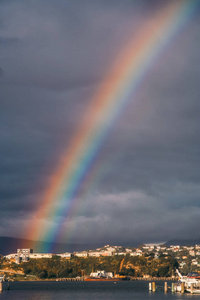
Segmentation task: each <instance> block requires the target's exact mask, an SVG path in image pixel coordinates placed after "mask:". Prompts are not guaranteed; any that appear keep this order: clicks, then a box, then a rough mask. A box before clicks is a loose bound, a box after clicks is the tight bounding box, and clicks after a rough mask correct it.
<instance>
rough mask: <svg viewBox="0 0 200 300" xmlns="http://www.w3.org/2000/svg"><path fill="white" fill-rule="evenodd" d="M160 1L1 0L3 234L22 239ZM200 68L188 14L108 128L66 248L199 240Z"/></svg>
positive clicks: (195, 24) (198, 35)
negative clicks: (101, 93) (127, 48)
mask: <svg viewBox="0 0 200 300" xmlns="http://www.w3.org/2000/svg"><path fill="white" fill-rule="evenodd" d="M181 1H183V0H181ZM190 1H193V0H190ZM164 2H165V1H154V0H147V1H143V0H141V1H133V0H123V1H121V0H58V1H55V0H1V2H0V20H1V21H0V203H1V206H0V235H1V236H13V237H23V234H22V233H23V232H24V228H26V227H27V226H28V223H29V219H30V218H31V217H32V216H33V215H34V213H35V212H36V211H37V208H38V207H39V206H40V205H41V198H42V195H43V193H44V191H45V190H46V189H47V188H48V186H47V183H48V180H49V176H50V175H51V174H53V172H54V171H55V169H56V166H57V164H58V162H59V161H60V158H61V157H62V155H64V154H65V153H66V149H67V146H68V144H69V141H70V137H71V136H72V135H73V133H75V132H76V128H77V126H78V125H79V120H80V118H81V117H82V115H83V114H84V112H85V111H87V109H88V105H89V103H90V101H91V99H92V95H93V94H94V93H95V91H96V90H97V88H98V87H99V84H100V83H101V81H102V79H103V78H104V76H105V74H106V72H107V71H108V69H109V65H110V64H111V62H112V59H113V57H115V56H116V55H117V54H118V53H120V51H121V50H122V48H123V45H126V43H127V42H128V41H129V40H130V39H131V37H132V36H134V34H136V33H137V31H138V30H139V29H140V27H141V26H142V24H143V23H144V21H145V20H146V18H147V17H149V16H150V15H152V16H153V14H154V13H155V11H157V10H159V9H160V8H161V7H160V6H159V5H161V6H163V5H164ZM199 61H200V18H199V13H197V14H195V15H194V16H193V17H192V19H191V20H190V22H189V23H188V24H187V26H185V28H183V30H182V31H181V32H179V34H178V35H177V36H176V38H175V39H173V41H171V42H170V43H169V45H168V46H167V47H166V48H165V49H163V51H162V53H161V54H160V55H159V57H158V58H157V59H156V60H155V63H154V65H153V66H152V67H151V69H150V70H149V73H148V74H147V76H146V77H145V79H144V81H143V82H142V84H141V85H140V88H139V89H138V91H137V94H136V95H135V96H134V99H133V101H131V102H129V104H128V105H127V106H126V108H125V109H124V110H123V111H122V112H121V114H120V116H119V118H118V119H117V121H116V122H115V124H114V125H113V128H112V130H111V131H110V133H109V136H107V138H106V140H105V143H104V145H103V146H102V148H101V150H100V152H99V153H98V157H97V158H96V161H95V162H94V164H93V165H92V168H91V170H89V172H91V174H92V176H95V178H94V182H92V183H91V184H90V185H89V184H88V186H86V187H85V190H86V192H85V193H80V195H81V198H80V197H79V196H78V195H77V198H75V199H74V200H73V201H75V202H76V203H77V204H76V205H77V207H78V209H76V211H74V212H72V214H71V215H70V216H69V219H68V223H66V225H64V228H65V226H70V228H74V229H73V230H72V232H71V237H70V241H73V242H77V241H81V242H88V241H91V242H102V243H103V242H105V243H123V242H128V243H129V244H131V241H134V240H140V241H144V242H156V241H167V240H169V239H174V238H179V239H195V238H196V237H197V236H198V235H199V238H200V234H199V225H200V68H199ZM94 170H96V171H94ZM92 172H93V173H92ZM94 183H95V184H94ZM67 230H68V229H67V227H66V231H67ZM66 236H67V234H66V235H65V233H64V234H63V236H62V238H61V241H66V239H67V238H66ZM26 238H28V237H26Z"/></svg>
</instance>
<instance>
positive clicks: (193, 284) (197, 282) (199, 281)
mask: <svg viewBox="0 0 200 300" xmlns="http://www.w3.org/2000/svg"><path fill="white" fill-rule="evenodd" d="M176 272H177V273H178V276H179V281H178V283H177V284H176V285H175V291H176V292H181V290H182V284H184V292H186V293H191V294H200V274H199V273H197V272H192V273H189V274H188V275H187V276H183V275H181V273H180V272H179V271H178V270H176Z"/></svg>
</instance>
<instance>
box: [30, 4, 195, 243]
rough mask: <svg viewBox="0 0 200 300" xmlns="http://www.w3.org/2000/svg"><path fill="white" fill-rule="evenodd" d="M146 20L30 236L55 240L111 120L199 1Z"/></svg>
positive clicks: (63, 164)
mask: <svg viewBox="0 0 200 300" xmlns="http://www.w3.org/2000/svg"><path fill="white" fill-rule="evenodd" d="M166 3H167V5H163V8H162V10H159V11H156V12H155V14H154V16H151V18H149V19H147V20H146V21H145V22H144V24H143V25H142V27H141V28H140V30H139V31H138V32H137V34H136V35H135V36H134V38H133V40H131V41H130V42H129V43H128V45H126V47H125V48H124V49H123V51H122V52H121V53H120V55H119V56H118V57H116V59H115V61H114V63H113V64H112V66H111V68H110V71H109V72H108V74H107V76H105V79H104V80H103V82H102V84H101V86H100V88H99V89H98V90H97V92H96V94H95V96H94V97H93V99H92V100H91V103H90V106H89V107H88V111H87V113H86V114H85V116H84V117H83V120H81V122H80V124H79V127H78V130H77V132H76V134H75V135H74V136H73V137H72V139H71V141H70V143H69V145H68V147H67V149H66V153H64V156H63V157H64V158H63V159H62V160H61V161H60V162H59V165H58V167H57V170H55V172H54V173H53V174H52V176H51V178H50V181H49V184H48V187H47V189H46V191H45V193H44V195H43V197H42V200H41V204H40V207H39V208H38V210H37V211H36V213H35V214H34V216H33V218H32V220H31V221H30V226H29V228H28V231H27V232H26V238H28V239H30V240H33V241H35V240H46V241H48V242H53V241H54V240H55V238H56V237H57V236H58V234H59V232H60V228H61V226H62V224H63V222H64V221H65V219H66V216H67V215H68V214H69V212H70V209H71V207H72V202H73V201H76V200H75V197H76V195H77V193H78V191H79V187H80V185H81V183H82V182H83V180H84V178H85V176H86V174H87V172H88V170H89V169H90V168H91V166H92V164H93V162H94V160H95V158H96V157H97V154H98V153H99V151H100V149H101V147H103V145H104V142H105V139H106V137H107V136H108V135H109V133H110V130H111V129H112V127H113V124H114V123H115V121H116V120H117V118H118V117H119V115H120V114H121V112H122V111H123V109H124V107H125V106H126V105H127V104H128V103H129V102H130V101H134V93H136V91H137V89H138V87H139V86H140V84H141V83H142V81H143V80H144V78H145V76H146V74H148V71H149V70H150V69H151V66H152V65H153V63H154V62H155V60H156V59H157V58H158V56H159V54H161V53H162V51H163V50H164V49H165V48H166V46H168V45H169V43H170V42H171V41H172V40H173V38H174V37H175V36H176V35H177V33H178V32H180V31H181V30H182V29H183V28H184V27H185V26H186V25H187V23H188V21H189V20H190V19H191V17H192V15H193V14H194V12H195V10H196V8H197V5H198V4H199V1H198V0H194V1H193V0H189V1H166Z"/></svg>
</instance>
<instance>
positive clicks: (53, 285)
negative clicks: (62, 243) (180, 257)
mask: <svg viewBox="0 0 200 300" xmlns="http://www.w3.org/2000/svg"><path fill="white" fill-rule="evenodd" d="M157 284H158V286H159V288H160V291H157V292H156V293H149V291H148V282H146V281H144V282H139V281H126V282H125V281H124V282H116V284H115V283H114V282H81V281H80V282H11V283H10V290H9V291H6V290H4V291H3V292H2V293H1V294H0V300H4V299H13V300H24V299H28V300H40V299H41V300H53V299H56V300H63V299H65V300H66V299H76V300H79V299H81V300H84V299H90V300H98V299H101V300H102V299H103V300H107V299H109V300H113V299H114V300H117V299H134V300H142V299H147V300H148V299H151V300H158V299H159V300H164V299H165V300H176V299H179V300H181V299H183V300H186V299H191V298H193V299H195V300H198V299H200V295H189V294H184V295H181V294H171V292H169V293H167V294H164V292H163V286H164V283H163V282H158V283H157ZM169 285H170V286H171V283H169Z"/></svg>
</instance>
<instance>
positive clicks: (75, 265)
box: [20, 254, 178, 279]
mask: <svg viewBox="0 0 200 300" xmlns="http://www.w3.org/2000/svg"><path fill="white" fill-rule="evenodd" d="M20 267H22V268H23V270H24V273H25V274H27V275H35V276H37V277H38V278H40V279H46V278H49V279H50V278H75V277H77V276H80V277H81V276H83V275H89V274H90V273H91V272H92V271H97V270H105V271H106V272H113V274H119V275H126V276H133V277H142V276H144V275H150V276H157V277H164V276H165V277H170V276H171V275H172V272H173V271H174V270H175V268H177V267H178V263H177V261H176V260H175V259H174V258H173V257H172V256H167V257H165V256H161V257H159V258H156V259H155V258H154V257H153V256H151V255H150V256H148V257H145V256H139V257H138V256H137V257H133V256H130V255H128V254H127V255H126V256H125V257H124V256H120V255H119V256H110V257H88V258H79V257H73V258H71V259H70V260H66V259H61V258H60V257H59V256H53V257H52V258H51V259H47V258H42V259H30V260H29V261H28V262H25V263H22V264H21V265H20Z"/></svg>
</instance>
